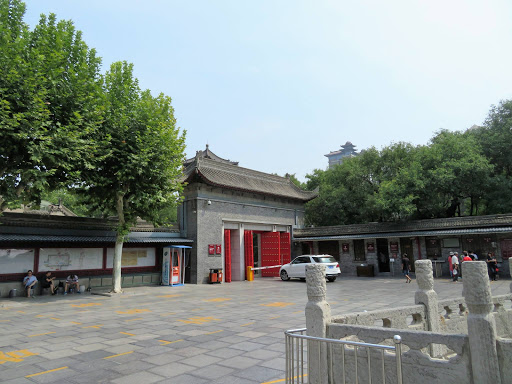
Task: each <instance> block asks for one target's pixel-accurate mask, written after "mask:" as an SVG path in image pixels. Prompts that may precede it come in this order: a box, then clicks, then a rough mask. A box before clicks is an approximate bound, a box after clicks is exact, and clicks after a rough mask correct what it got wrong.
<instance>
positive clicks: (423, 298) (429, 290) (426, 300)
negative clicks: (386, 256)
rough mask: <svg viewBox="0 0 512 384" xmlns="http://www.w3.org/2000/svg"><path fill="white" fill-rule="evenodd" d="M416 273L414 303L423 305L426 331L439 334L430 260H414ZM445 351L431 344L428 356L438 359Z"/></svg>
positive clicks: (435, 294)
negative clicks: (416, 287) (416, 288)
mask: <svg viewBox="0 0 512 384" xmlns="http://www.w3.org/2000/svg"><path fill="white" fill-rule="evenodd" d="M414 267H415V271H416V282H417V283H418V290H417V291H416V293H415V294H414V302H415V303H416V304H423V305H424V306H425V312H426V313H427V318H426V319H425V321H426V323H427V331H431V332H440V325H439V313H438V312H437V293H436V291H434V273H433V271H432V261H431V260H416V262H415V263H414ZM444 352H445V350H444V348H443V346H442V345H439V344H431V345H430V355H431V356H432V357H439V356H442V355H443V354H444Z"/></svg>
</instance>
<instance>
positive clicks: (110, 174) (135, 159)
mask: <svg viewBox="0 0 512 384" xmlns="http://www.w3.org/2000/svg"><path fill="white" fill-rule="evenodd" d="M104 91H105V94H106V105H107V107H106V114H105V120H104V123H103V125H102V129H101V133H100V135H98V136H97V137H96V139H97V141H98V143H99V145H100V146H101V148H102V150H101V152H100V156H99V157H98V158H97V164H96V166H95V168H94V169H90V170H87V171H84V172H83V173H82V176H83V180H84V185H85V186H84V188H83V192H84V196H85V197H86V198H87V200H88V202H89V204H90V205H91V207H94V208H98V209H100V210H101V211H102V212H104V213H105V214H115V215H116V216H117V217H118V220H119V222H118V227H117V237H116V246H115V254H114V265H113V279H112V280H113V287H112V291H113V292H116V293H118V292H121V261H122V249H123V243H124V237H125V235H126V234H127V232H128V230H129V227H130V226H131V225H134V224H135V222H136V219H137V217H141V218H142V219H145V220H149V221H152V222H158V219H159V217H160V213H161V211H162V210H163V209H165V208H166V207H168V206H170V205H171V206H172V205H174V204H176V203H177V200H178V193H179V192H181V190H182V185H181V184H180V183H179V182H178V177H179V175H180V174H181V167H182V163H183V161H184V159H185V158H184V147H185V132H180V129H179V128H178V127H177V126H176V120H175V118H174V110H173V107H172V106H171V98H170V97H167V96H165V95H163V94H160V95H159V96H157V97H153V96H152V95H151V93H150V92H149V91H148V90H146V91H141V90H140V88H139V85H138V81H137V79H136V78H134V77H133V65H132V64H128V63H126V62H116V63H114V64H112V65H111V67H110V71H108V72H107V73H106V74H105V82H104Z"/></svg>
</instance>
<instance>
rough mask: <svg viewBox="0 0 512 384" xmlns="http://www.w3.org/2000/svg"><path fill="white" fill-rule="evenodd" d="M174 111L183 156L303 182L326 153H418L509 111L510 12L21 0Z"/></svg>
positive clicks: (456, 5) (402, 5) (397, 5)
mask: <svg viewBox="0 0 512 384" xmlns="http://www.w3.org/2000/svg"><path fill="white" fill-rule="evenodd" d="M26 4H27V13H26V15H25V21H26V22H27V23H28V24H29V25H30V26H32V27H33V26H34V25H35V24H36V23H37V21H38V20H39V15H40V14H41V13H45V14H48V13H51V12H53V13H55V14H57V17H58V18H59V19H71V20H73V22H74V23H75V25H76V27H77V29H79V30H81V31H82V32H83V36H84V40H85V41H86V43H87V44H88V45H89V46H90V47H93V48H96V50H97V51H98V54H99V56H101V57H102V58H103V69H104V70H107V69H108V67H109V66H110V64H111V63H112V62H114V61H118V60H126V61H128V62H131V63H133V64H134V68H135V75H136V77H137V78H138V79H139V82H140V85H141V87H142V88H149V89H150V90H151V91H152V92H153V93H154V94H156V93H159V92H163V93H165V94H166V95H169V96H171V97H172V99H173V105H174V108H175V115H176V117H177V119H178V125H179V126H180V127H181V128H182V129H186V130H187V155H188V157H191V156H193V155H194V154H195V151H196V150H199V149H204V147H205V145H206V143H209V145H210V149H211V150H212V151H213V152H215V153H216V154H217V155H219V156H221V157H225V158H229V159H231V160H236V161H239V162H240V166H243V167H247V168H252V169H256V170H259V171H263V172H269V173H274V172H275V173H278V174H280V175H284V174H285V173H286V172H289V173H295V174H296V175H297V176H298V177H299V178H300V179H303V178H304V176H305V175H306V174H307V173H311V172H312V170H313V169H315V168H320V169H325V168H326V166H327V158H326V157H324V155H325V154H327V153H329V151H334V150H337V149H338V148H339V147H340V145H342V144H344V143H345V142H346V141H351V142H352V143H354V144H355V145H356V146H357V149H364V148H368V147H370V146H375V147H377V148H382V147H383V146H386V145H389V144H391V143H392V142H399V141H406V142H410V143H413V144H427V142H428V140H429V139H430V138H431V137H432V136H433V134H434V132H436V131H437V130H439V129H440V128H445V129H449V130H464V129H466V128H469V127H470V126H472V125H473V124H481V123H482V122H483V121H484V119H485V117H486V115H487V113H488V111H489V109H490V106H491V105H492V104H497V103H499V101H500V100H503V99H509V98H512V88H511V84H512V70H511V69H510V64H511V62H512V51H511V50H510V47H511V46H512V33H511V32H512V17H511V16H512V2H510V1H506V0H503V1H500V0H496V1H494V0H488V1H485V0H481V1H472V0H450V1H446V0H443V1H440V0H428V1H415V0H403V1H397V0H388V1H381V0H354V1H344V0H338V1H330V0H315V1H313V0H310V1H301V0H271V1H267V0H258V1H256V0H243V1H240V0H231V1H223V0H215V1H214V0H210V1H206V0H205V1H184V0H183V1H172V0H168V1H164V0H160V1H158V0H145V1H135V0H123V1H119V0H102V1H98V0H87V1H85V0H83V1H78V0H74V1H71V0H44V1H43V0H27V1H26Z"/></svg>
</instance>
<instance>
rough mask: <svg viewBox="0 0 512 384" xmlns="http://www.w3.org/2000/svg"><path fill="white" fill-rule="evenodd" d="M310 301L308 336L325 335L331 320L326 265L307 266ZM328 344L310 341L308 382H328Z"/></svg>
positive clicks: (307, 306)
mask: <svg viewBox="0 0 512 384" xmlns="http://www.w3.org/2000/svg"><path fill="white" fill-rule="evenodd" d="M306 283H307V289H308V303H307V304H306V328H307V335H308V336H315V337H325V336H326V330H327V324H328V323H329V322H330V321H331V307H330V306H329V303H327V301H325V295H326V292H327V288H326V283H325V265H319V264H315V265H308V266H307V268H306ZM327 360H328V357H327V346H326V345H325V344H321V343H317V342H315V341H310V342H308V365H309V372H308V382H309V383H311V384H324V383H327V382H328V369H327Z"/></svg>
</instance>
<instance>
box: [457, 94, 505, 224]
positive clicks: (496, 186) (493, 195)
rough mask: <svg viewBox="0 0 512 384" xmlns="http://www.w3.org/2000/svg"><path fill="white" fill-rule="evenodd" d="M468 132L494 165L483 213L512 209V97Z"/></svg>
mask: <svg viewBox="0 0 512 384" xmlns="http://www.w3.org/2000/svg"><path fill="white" fill-rule="evenodd" d="M466 134H467V135H469V136H473V137H475V138H476V140H477V141H478V143H479V144H480V146H481V148H482V152H483V154H484V155H485V156H486V157H487V159H488V160H489V161H490V163H491V164H493V165H494V172H493V173H492V179H491V180H490V181H489V185H488V188H487V189H489V191H488V193H487V194H486V195H485V198H484V199H482V202H481V206H482V209H481V210H482V213H486V214H499V213H507V212H512V151H511V150H510V143H512V100H504V101H501V102H500V103H499V105H498V106H494V105H493V106H492V107H491V110H490V111H489V115H488V116H487V119H486V120H485V122H484V124H483V126H481V127H472V128H470V129H468V130H467V131H466Z"/></svg>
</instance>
